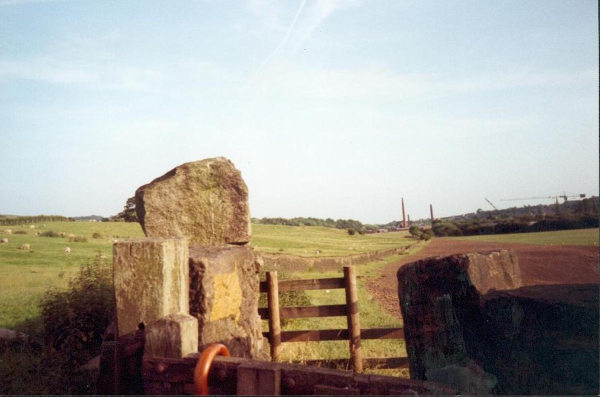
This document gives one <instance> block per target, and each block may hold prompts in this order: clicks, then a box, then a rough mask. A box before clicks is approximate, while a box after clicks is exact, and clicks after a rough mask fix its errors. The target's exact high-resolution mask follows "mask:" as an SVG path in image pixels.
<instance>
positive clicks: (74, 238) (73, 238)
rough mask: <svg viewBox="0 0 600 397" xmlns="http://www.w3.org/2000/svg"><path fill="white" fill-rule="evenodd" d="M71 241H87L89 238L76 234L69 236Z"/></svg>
mask: <svg viewBox="0 0 600 397" xmlns="http://www.w3.org/2000/svg"><path fill="white" fill-rule="evenodd" d="M69 241H71V242H73V243H87V242H88V239H87V237H79V236H75V237H69Z"/></svg>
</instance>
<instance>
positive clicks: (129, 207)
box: [114, 196, 138, 222]
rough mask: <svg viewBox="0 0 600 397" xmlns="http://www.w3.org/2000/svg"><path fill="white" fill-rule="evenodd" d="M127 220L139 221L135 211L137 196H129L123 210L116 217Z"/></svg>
mask: <svg viewBox="0 0 600 397" xmlns="http://www.w3.org/2000/svg"><path fill="white" fill-rule="evenodd" d="M114 218H115V219H120V220H123V221H125V222H138V217H137V213H136V212H135V196H133V197H129V198H128V199H127V202H126V203H125V207H123V211H121V212H119V213H118V214H117V215H115V217H114Z"/></svg>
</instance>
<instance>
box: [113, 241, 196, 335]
mask: <svg viewBox="0 0 600 397" xmlns="http://www.w3.org/2000/svg"><path fill="white" fill-rule="evenodd" d="M188 258H189V248H188V240H187V239H184V238H172V239H164V238H144V239H134V240H124V241H120V242H118V243H115V244H114V246H113V263H114V284H115V297H116V305H117V324H118V330H119V335H125V334H128V333H130V332H134V331H135V330H137V328H138V324H139V323H142V322H143V323H146V324H148V323H149V322H152V321H154V320H157V319H159V318H161V317H164V316H167V315H169V314H173V313H188V311H189V265H188Z"/></svg>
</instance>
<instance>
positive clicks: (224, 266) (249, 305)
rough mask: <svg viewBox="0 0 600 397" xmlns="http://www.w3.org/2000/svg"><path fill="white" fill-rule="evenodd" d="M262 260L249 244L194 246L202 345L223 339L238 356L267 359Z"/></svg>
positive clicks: (195, 305)
mask: <svg viewBox="0 0 600 397" xmlns="http://www.w3.org/2000/svg"><path fill="white" fill-rule="evenodd" d="M261 266H262V260H261V259H260V258H258V257H257V256H256V255H255V253H254V250H253V249H252V247H248V246H229V247H213V246H192V247H190V314H191V315H192V316H195V317H196V318H198V326H199V334H198V345H199V349H200V350H203V349H204V348H205V347H206V346H208V345H209V344H211V343H222V344H224V345H225V346H227V348H228V349H229V352H230V353H231V355H232V356H234V357H248V358H253V359H258V360H268V359H269V356H268V353H267V352H266V346H264V339H263V337H262V328H261V321H260V316H259V315H258V294H259V279H258V272H259V270H260V268H261Z"/></svg>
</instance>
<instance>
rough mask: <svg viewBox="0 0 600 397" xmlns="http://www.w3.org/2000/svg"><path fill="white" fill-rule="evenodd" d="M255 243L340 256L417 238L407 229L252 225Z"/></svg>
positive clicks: (286, 250)
mask: <svg viewBox="0 0 600 397" xmlns="http://www.w3.org/2000/svg"><path fill="white" fill-rule="evenodd" d="M252 234H253V237H252V245H254V246H255V247H258V250H259V251H262V252H282V253H285V254H290V255H301V256H311V255H314V254H315V250H319V251H320V252H321V255H322V256H323V255H325V256H340V255H352V254H358V253H362V252H373V251H378V250H384V249H389V248H396V247H402V246H406V245H409V244H411V243H412V242H414V239H413V238H411V237H409V234H408V233H407V232H396V233H381V234H365V235H362V236H361V235H360V234H358V233H357V234H355V235H354V236H350V235H349V234H348V232H347V231H346V230H340V229H332V228H327V227H321V226H281V225H252Z"/></svg>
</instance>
